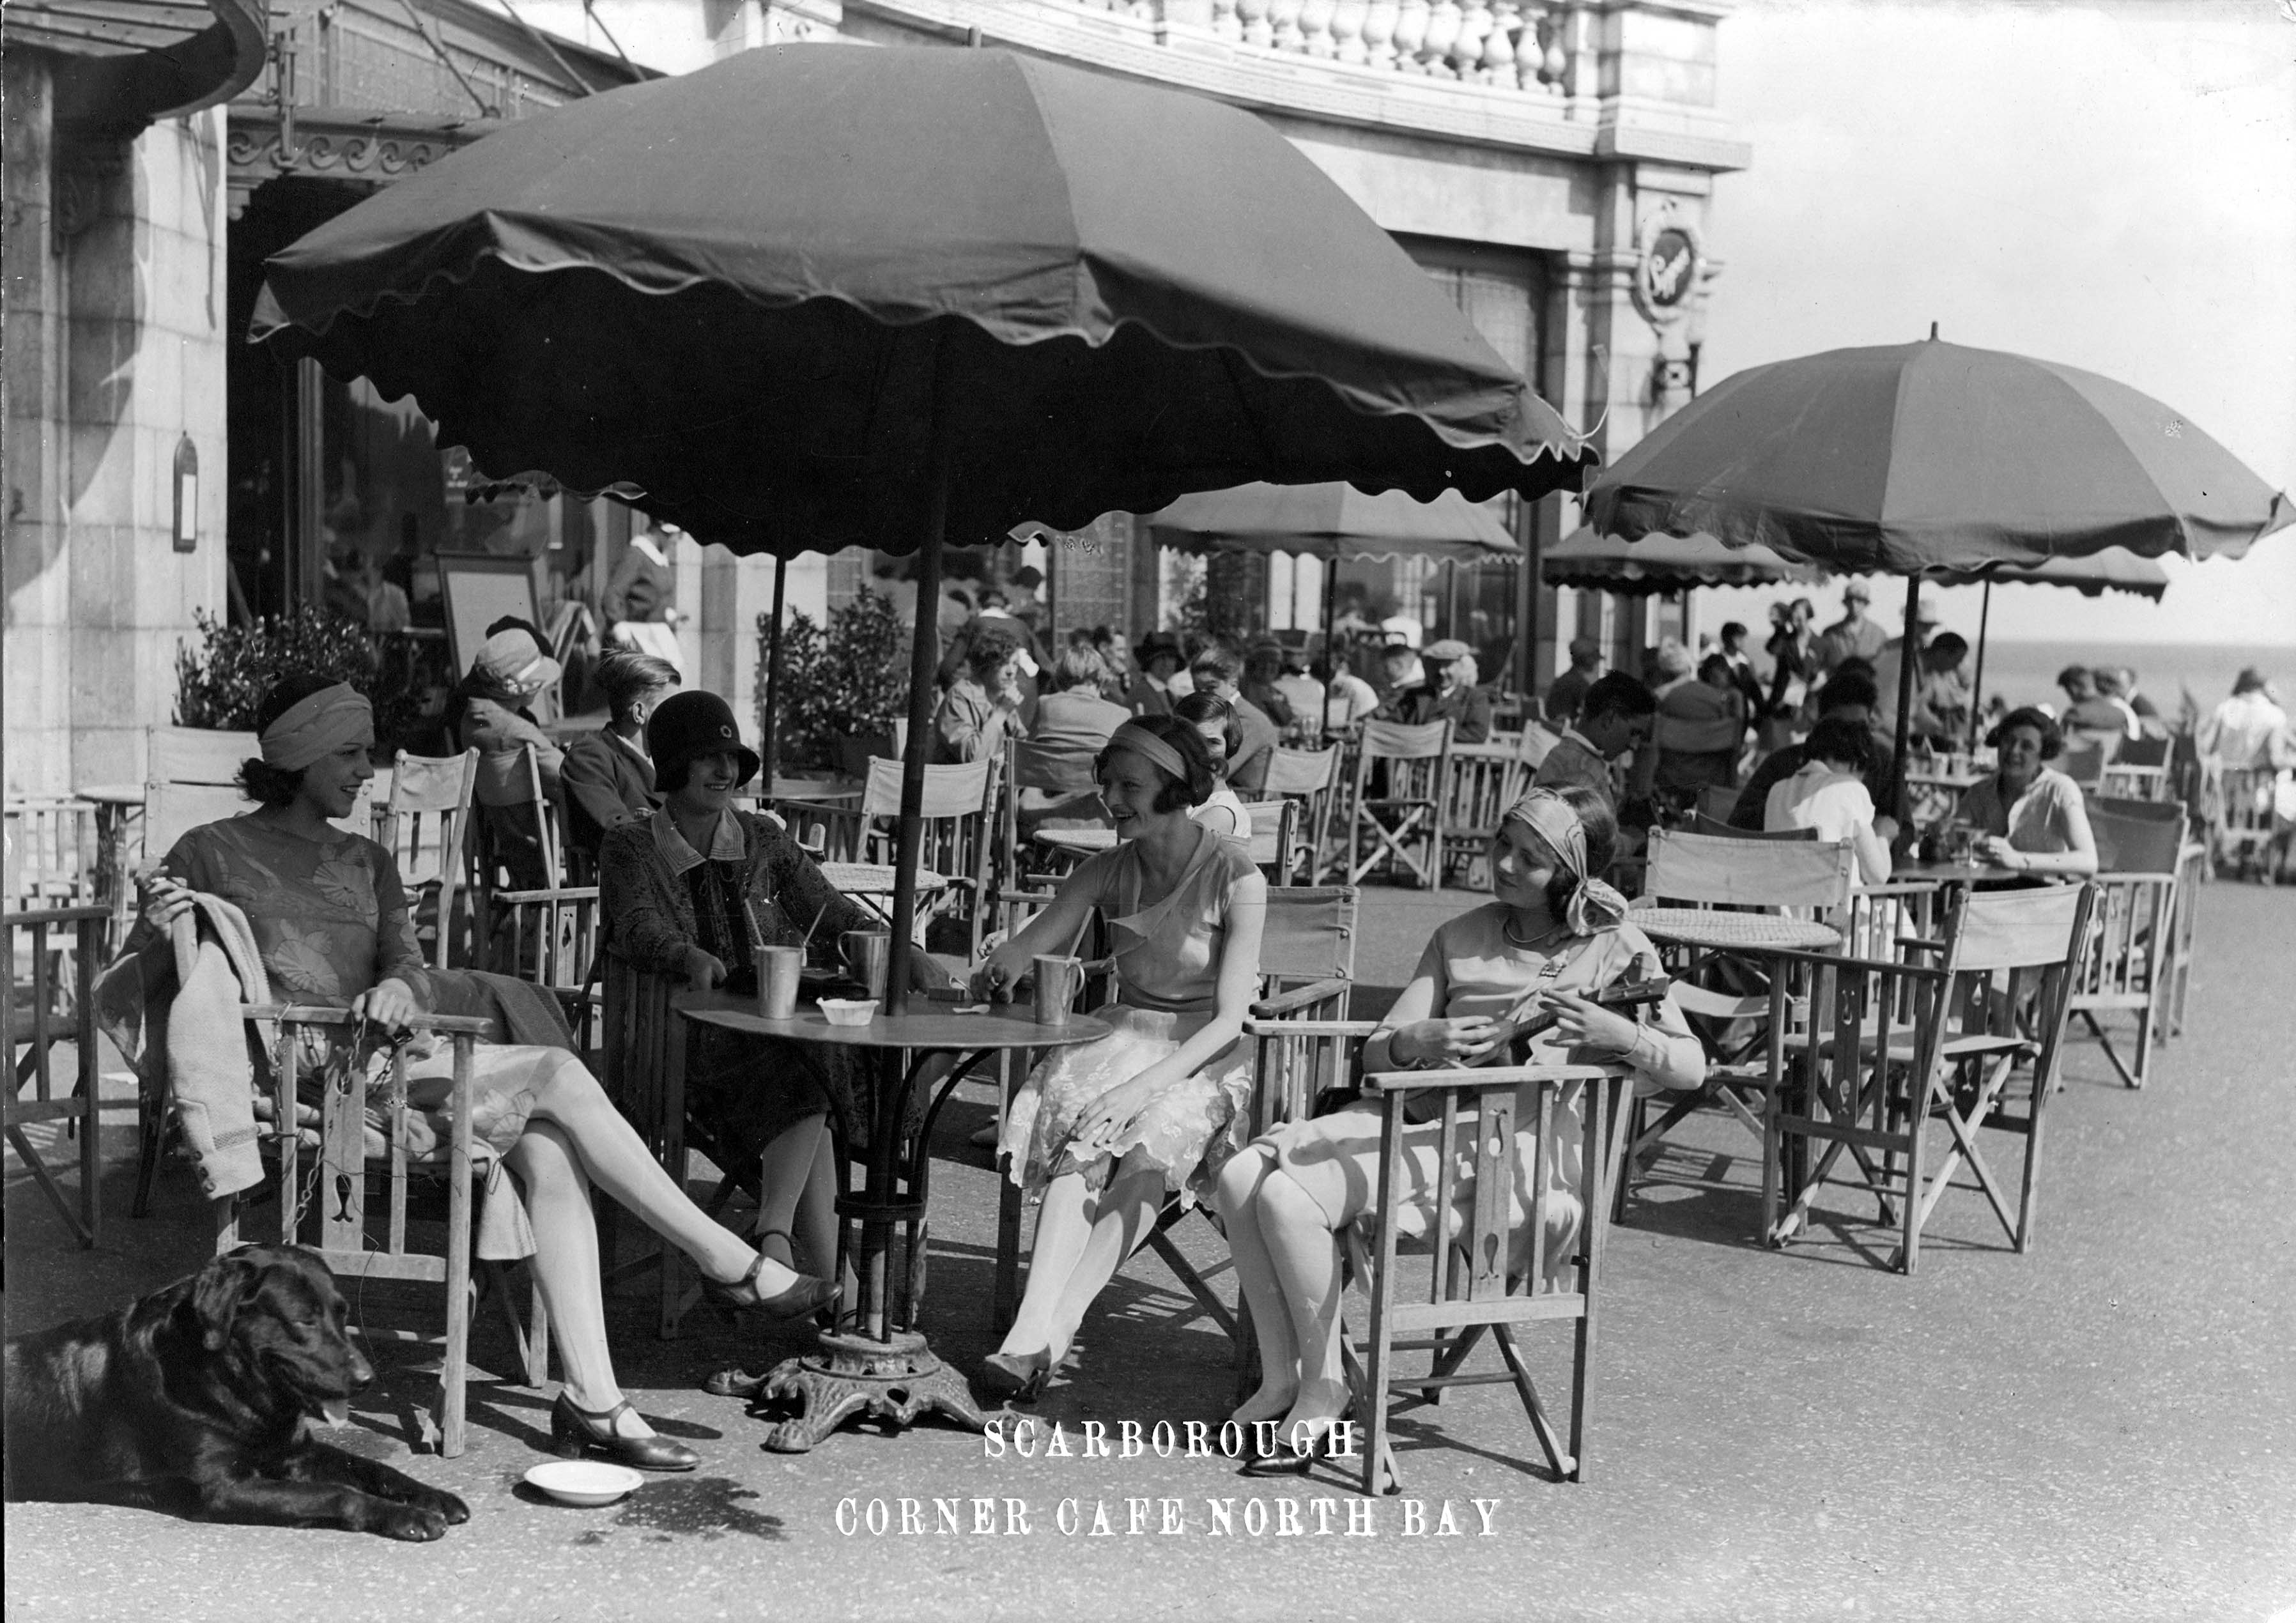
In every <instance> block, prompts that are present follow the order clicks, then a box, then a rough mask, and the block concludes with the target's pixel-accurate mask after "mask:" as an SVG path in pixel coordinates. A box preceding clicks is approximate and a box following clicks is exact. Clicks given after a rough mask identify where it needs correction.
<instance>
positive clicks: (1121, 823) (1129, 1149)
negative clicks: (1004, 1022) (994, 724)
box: [973, 716, 1267, 1398]
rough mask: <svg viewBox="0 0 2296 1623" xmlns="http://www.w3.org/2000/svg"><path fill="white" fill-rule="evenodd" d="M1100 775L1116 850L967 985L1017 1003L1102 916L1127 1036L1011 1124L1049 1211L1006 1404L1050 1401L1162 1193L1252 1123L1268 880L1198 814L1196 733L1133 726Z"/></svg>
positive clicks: (1003, 1387)
mask: <svg viewBox="0 0 2296 1623" xmlns="http://www.w3.org/2000/svg"><path fill="white" fill-rule="evenodd" d="M1097 769H1098V775H1099V779H1100V794H1101V799H1102V800H1103V803H1104V804H1105V805H1106V806H1107V807H1108V815H1109V817H1110V820H1111V822H1113V823H1114V824H1115V825H1116V836H1117V839H1118V840H1119V844H1118V845H1117V847H1116V848H1115V849H1114V850H1112V851H1103V852H1101V853H1100V854H1098V855H1096V856H1095V857H1091V858H1089V859H1087V861H1086V862H1084V863H1083V864H1082V865H1079V866H1078V869H1077V871H1076V872H1075V873H1071V874H1070V876H1069V877H1068V879H1067V881H1065V882H1064V883H1062V886H1061V890H1060V894H1059V896H1057V897H1056V898H1054V900H1053V902H1052V904H1051V905H1050V906H1047V907H1046V909H1045V910H1044V911H1043V912H1042V913H1040V914H1037V916H1036V917H1035V918H1034V919H1033V920H1031V921H1030V922H1029V924H1028V925H1027V926H1026V927H1025V928H1024V929H1022V930H1021V931H1020V933H1019V934H1017V935H1016V936H1014V937H1013V939H1011V940H1009V941H1007V942H1005V944H1004V945H1003V946H1002V947H998V948H997V949H996V951H995V952H993V953H991V954H989V955H988V957H987V958H986V959H985V960H984V961H983V962H982V963H981V964H980V968H979V969H978V970H976V971H974V973H973V986H974V990H975V992H976V993H977V994H982V995H987V996H1006V995H1009V993H1010V990H1011V988H1012V987H1013V982H1014V981H1015V980H1018V979H1019V977H1020V975H1021V972H1022V971H1025V970H1027V969H1028V968H1029V963H1030V960H1032V959H1033V958H1035V957H1036V956H1037V955H1038V954H1062V953H1068V952H1072V951H1074V950H1075V945H1076V942H1077V940H1078V938H1079V937H1080V936H1081V935H1082V934H1083V932H1084V929H1085V926H1086V925H1087V923H1088V922H1090V921H1091V916H1092V914H1093V913H1094V911H1095V909H1096V910H1097V911H1098V912H1099V913H1100V914H1101V916H1102V917H1103V919H1105V920H1106V921H1107V924H1108V932H1109V938H1110V946H1111V950H1112V952H1113V955H1114V957H1115V961H1116V982H1117V990H1116V1000H1115V1003H1114V1004H1113V1005H1112V1006H1110V1007H1107V1008H1103V1009H1102V1010H1100V1011H1098V1012H1099V1013H1100V1015H1101V1016H1102V1017H1103V1018H1104V1019H1107V1020H1109V1021H1111V1023H1112V1024H1113V1025H1114V1026H1115V1028H1116V1029H1114V1030H1113V1031H1112V1032H1111V1033H1110V1034H1109V1035H1108V1036H1106V1037H1102V1038H1100V1039H1098V1040H1097V1041H1095V1042H1090V1043H1084V1044H1079V1045H1077V1046H1075V1047H1073V1048H1063V1049H1061V1050H1059V1051H1058V1052H1057V1053H1055V1054H1054V1057H1052V1058H1051V1059H1048V1060H1047V1061H1046V1062H1044V1063H1043V1064H1041V1065H1039V1066H1037V1069H1036V1070H1034V1071H1033V1072H1031V1073H1030V1074H1029V1079H1028V1080H1027V1081H1026V1082H1025V1083H1023V1084H1022V1085H1021V1088H1020V1089H1019V1091H1018V1092H1016V1093H1015V1094H1014V1095H1013V1107H1012V1110H1011V1111H1009V1112H1008V1113H1007V1115H1006V1117H1005V1134H1004V1138H1003V1141H1002V1143H1003V1147H1004V1149H1005V1151H1007V1152H1010V1154H1011V1156H1012V1158H1013V1159H1012V1168H1013V1181H1014V1182H1015V1183H1017V1184H1020V1185H1021V1189H1022V1190H1023V1191H1024V1192H1025V1193H1027V1194H1028V1196H1029V1198H1030V1199H1032V1200H1041V1201H1043V1209H1042V1212H1041V1214H1040V1215H1039V1217H1038V1218H1037V1242H1036V1247H1035V1250H1033V1251H1032V1252H1031V1254H1030V1257H1029V1286H1028V1290H1027V1291H1026V1292H1025V1294H1024V1295H1023V1296H1022V1298H1021V1311H1020V1314H1019V1316H1017V1317H1016V1318H1014V1320H1013V1328H1012V1329H1011V1331H1009V1332H1007V1333H1006V1335H1005V1340H1004V1344H1003V1345H1002V1346H1000V1347H999V1348H997V1349H996V1352H994V1353H992V1354H990V1355H989V1357H988V1359H987V1360H986V1362H985V1365H984V1368H983V1373H982V1381H983V1382H984V1384H985V1385H986V1386H987V1387H988V1389H989V1390H991V1391H992V1392H994V1393H996V1395H997V1396H999V1397H1008V1398H1009V1397H1019V1398H1033V1397H1035V1396H1036V1395H1037V1392H1039V1391H1040V1390H1042V1389H1043V1388H1044V1385H1045V1383H1046V1381H1048V1380H1049V1379H1050V1378H1051V1376H1052V1373H1053V1372H1054V1371H1055V1370H1057V1369H1058V1368H1059V1367H1060V1366H1061V1364H1062V1360H1063V1359H1065V1358H1066V1357H1068V1352H1069V1346H1070V1342H1071V1341H1073V1340H1075V1337H1076V1332H1077V1326H1078V1324H1080V1323H1081V1322H1082V1321H1083V1318H1084V1314H1085V1309H1086V1308H1087V1307H1090V1306H1091V1305H1092V1301H1093V1299H1094V1298H1095V1297H1096V1296H1098V1295H1099V1294H1100V1292H1101V1290H1102V1288H1103V1286H1105V1285H1106V1284H1107V1283H1108V1282H1109V1280H1110V1278H1111V1276H1112V1275H1114V1274H1115V1272H1116V1270H1117V1268H1118V1266H1119V1265H1120V1264H1121V1263H1122V1262H1123V1261H1124V1259H1125V1258H1127V1257H1128V1256H1130V1255H1131V1254H1132V1251H1133V1249H1134V1248H1135V1247H1136V1246H1137V1245H1138V1244H1139V1243H1140V1242H1142V1241H1143V1240H1144V1239H1145V1238H1146V1237H1147V1234H1148V1231H1149V1229H1150V1227H1151V1226H1152V1225H1153V1224H1154V1223H1155V1221H1156V1217H1157V1214H1158V1212H1159V1211H1160V1210H1161V1209H1162V1208H1163V1205H1164V1201H1165V1200H1166V1198H1167V1197H1168V1196H1169V1195H1171V1194H1173V1193H1176V1192H1177V1193H1181V1194H1182V1196H1183V1198H1184V1199H1190V1198H1193V1194H1192V1193H1190V1192H1191V1191H1193V1190H1201V1188H1203V1187H1206V1186H1208V1184H1209V1181H1210V1176H1211V1175H1212V1174H1214V1173H1216V1172H1217V1171H1218V1168H1219V1163H1220V1162H1221V1161H1222V1160H1225V1159H1226V1157H1227V1156H1228V1155H1229V1154H1231V1153H1233V1152H1234V1147H1235V1144H1236V1143H1237V1139H1236V1136H1235V1134H1236V1129H1237V1128H1238V1127H1239V1126H1240V1125H1241V1124H1242V1123H1243V1122H1245V1121H1247V1120H1249V1119H1250V1113H1249V1111H1248V1110H1247V1109H1246V1106H1247V1103H1248V1102H1249V1100H1250V1097H1251V1059H1250V1055H1249V1052H1248V1050H1247V1049H1246V1047H1245V1045H1244V1043H1243V1040H1242V1036H1243V1017H1244V1012H1245V1011H1246V1010H1248V1009H1249V1008H1250V1007H1251V1001H1252V999H1253V998H1255V997H1257V996H1259V935H1260V929H1261V926H1262V925H1263V924H1264V923H1265V922H1266V919H1267V881H1266V880H1264V879H1262V878H1261V877H1260V875H1259V870H1258V869H1257V868H1255V867H1253V866H1252V865H1251V857H1250V856H1249V855H1248V854H1247V853H1246V852H1245V850H1244V848H1242V846H1241V845H1238V844H1236V843H1234V841H1231V840H1223V839H1221V838H1220V837H1219V836H1218V834H1216V833H1214V832H1212V831H1211V830H1210V829H1208V828H1205V827H1204V826H1202V825H1201V824H1198V823H1196V822H1194V821H1193V820H1192V819H1191V818H1190V816H1189V815H1188V813H1189V809H1190V808H1191V807H1194V806H1197V805H1200V804H1201V803H1202V801H1203V800H1204V799H1205V798H1206V797H1207V796H1208V795H1210V793H1211V790H1212V783H1213V778H1212V768H1211V758H1210V754H1209V752H1208V751H1207V750H1206V749H1205V747H1204V742H1203V740H1202V739H1201V738H1200V737H1198V736H1197V734H1196V731H1195V729H1194V728H1193V727H1192V726H1191V725H1188V724H1187V723H1186V722H1184V721H1180V720H1177V719H1176V718H1175V717H1169V716H1147V717H1136V718H1134V719H1133V720H1131V721H1128V722H1126V723H1125V724H1124V725H1122V726H1120V727H1119V728H1117V730H1116V732H1115V734H1113V735H1112V736H1111V738H1110V739H1109V741H1108V747H1107V748H1106V749H1104V750H1102V751H1101V753H1100V758H1099V761H1098V763H1097Z"/></svg>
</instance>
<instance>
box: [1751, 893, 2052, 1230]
mask: <svg viewBox="0 0 2296 1623" xmlns="http://www.w3.org/2000/svg"><path fill="white" fill-rule="evenodd" d="M2095 898H2096V892H2095V888H2094V887H2093V886H2089V885H2082V886H2079V887H2074V886H2070V885H2052V886H2047V887H2045V888H2042V889H2030V890H2006V891H1999V892H1993V893H1987V894H1980V895H1971V894H1968V893H1966V892H1963V893H1960V894H1959V895H1958V896H1957V897H1956V899H1955V900H1954V901H1953V902H1952V903H1951V904H1950V905H1949V906H1948V912H1947V915H1946V921H1945V935H1944V939H1943V940H1942V941H1940V942H1937V943H1933V944H1929V946H1928V950H1926V951H1925V952H1923V954H1922V956H1923V957H1925V958H1927V959H1928V960H1929V962H1925V963H1914V962H1907V961H1885V960H1879V959H1871V958H1849V957H1843V956H1839V955H1832V954H1821V953H1787V954H1781V955H1780V956H1781V957H1784V958H1789V959H1792V960H1794V961H1797V962H1798V963H1800V965H1801V966H1802V967H1803V968H1804V969H1805V970H1807V971H1808V973H1809V974H1810V976H1811V978H1812V992H1811V996H1810V1002H1809V1010H1810V1014H1809V1027H1808V1031H1807V1032H1806V1033H1801V1034H1798V1035H1797V1036H1796V1037H1792V1038H1790V1039H1789V1041H1788V1047H1789V1048H1790V1050H1791V1051H1792V1057H1791V1062H1790V1068H1789V1072H1788V1078H1787V1080H1786V1082H1785V1083H1784V1084H1783V1085H1782V1093H1783V1094H1784V1096H1783V1097H1781V1099H1780V1100H1779V1101H1778V1102H1777V1105H1776V1107H1775V1108H1774V1109H1773V1110H1772V1111H1770V1113H1769V1116H1768V1118H1767V1122H1768V1134H1769V1136H1768V1138H1767V1141H1766V1142H1767V1159H1769V1160H1771V1161H1772V1162H1773V1163H1774V1164H1775V1161H1776V1160H1778V1159H1779V1157H1780V1156H1781V1155H1782V1154H1783V1153H1784V1152H1785V1149H1786V1147H1787V1146H1788V1145H1792V1144H1797V1143H1798V1144H1799V1145H1800V1146H1802V1147H1803V1148H1804V1153H1805V1154H1806V1153H1808V1146H1814V1145H1821V1144H1822V1145H1823V1146H1824V1148H1823V1150H1822V1151H1820V1152H1817V1154H1816V1160H1815V1161H1814V1162H1813V1163H1811V1164H1810V1165H1809V1167H1808V1172H1807V1173H1806V1174H1805V1175H1803V1176H1799V1177H1797V1179H1796V1180H1795V1181H1796V1184H1797V1187H1796V1189H1795V1192H1794V1194H1793V1198H1792V1201H1791V1203H1790V1205H1789V1207H1788V1209H1787V1210H1786V1212H1785V1215H1784V1217H1776V1216H1775V1204H1774V1203H1775V1200H1776V1194H1775V1190H1774V1189H1772V1188H1767V1187H1766V1188H1765V1189H1764V1191H1763V1218H1764V1229H1765V1231H1766V1232H1767V1234H1768V1236H1769V1240H1770V1243H1771V1244H1773V1245H1784V1244H1785V1243H1787V1242H1789V1241H1791V1240H1792V1239H1793V1238H1794V1237H1795V1236H1796V1235H1797V1234H1800V1233H1801V1232H1802V1230H1803V1229H1804V1228H1805V1227H1806V1226H1807V1225H1808V1223H1809V1221H1810V1209H1811V1207H1812V1204H1813V1203H1814V1201H1816V1197H1817V1195H1818V1193H1820V1192H1821V1191H1822V1190H1823V1189H1824V1188H1825V1186H1826V1184H1829V1183H1831V1182H1834V1181H1836V1180H1835V1179H1834V1178H1833V1171H1834V1169H1835V1168H1837V1167H1839V1166H1841V1165H1842V1164H1843V1163H1844V1161H1845V1160H1846V1161H1847V1162H1848V1163H1849V1166H1850V1167H1851V1168H1853V1169H1854V1176H1853V1177H1850V1178H1848V1179H1845V1180H1842V1181H1845V1182H1848V1183H1849V1184H1851V1186H1853V1187H1856V1188H1858V1189H1862V1190H1864V1191H1865V1192H1866V1193H1869V1194H1871V1195H1873V1196H1874V1198H1875V1199H1876V1201H1878V1202H1879V1204H1880V1209H1881V1214H1880V1220H1881V1222H1882V1223H1883V1224H1885V1225H1888V1226H1890V1227H1891V1228H1894V1229H1895V1230H1897V1232H1898V1249H1897V1250H1896V1252H1895V1253H1894V1254H1893V1255H1892V1256H1891V1257H1890V1258H1889V1259H1888V1264H1887V1266H1890V1267H1893V1268H1896V1269H1898V1270H1900V1271H1902V1272H1904V1273H1907V1274H1911V1273H1913V1272H1914V1271H1915V1267H1916V1266H1917V1265H1918V1264H1919V1262H1920V1259H1921V1237H1922V1229H1923V1225H1925V1224H1926V1223H1927V1222H1928V1221H1929V1218H1930V1215H1931V1212H1932V1211H1933V1210H1934V1209H1936V1206H1937V1203H1938V1201H1939V1199H1941V1198H1942V1197H1943V1195H1944V1194H1945V1192H1946V1191H1947V1190H1948V1188H1951V1187H1953V1186H1954V1176H1955V1174H1956V1173H1957V1172H1959V1171H1960V1170H1961V1168H1963V1166H1964V1165H1966V1166H1967V1167H1968V1168H1969V1169H1970V1171H1971V1173H1972V1175H1974V1176H1975V1177H1976V1179H1977V1182H1978V1184H1979V1187H1980V1188H1981V1189H1982V1190H1983V1192H1984V1194H1985V1198H1986V1200H1987V1201H1988V1202H1989V1204H1990V1205H1991V1207H1992V1209H1993V1215H1994V1216H1995V1217H1997V1218H1998V1219H1999V1220H2000V1223H2001V1225H2002V1227H2003V1229H2004V1230H2005V1231H2006V1232H2007V1234H2009V1237H2010V1241H2011V1243H2012V1245H2013V1248H2014V1249H2015V1250H2017V1251H2019V1252H2023V1251H2025V1250H2029V1249H2030V1246H2031V1243H2032V1238H2033V1214H2034V1205H2035V1195H2036V1193H2037V1190H2038V1184H2039V1174H2040V1160H2041V1134H2042V1127H2043V1123H2044V1119H2045V1114H2046V1108H2047V1105H2048V1100H2049V1095H2050V1094H2051V1093H2053V1092H2054V1091H2055V1085H2056V1077H2057V1065H2058V1062H2059V1056H2060V1049H2061V1045H2062V1039H2063V1036H2064V1029H2065V1020H2066V1013H2067V1003H2068V1001H2069V997H2070V994H2071V988H2072V987H2073V986H2074V985H2075V984H2076V982H2077V980H2078V977H2079V958H2080V954H2081V951H2082V948H2083V947H2084V946H2085V945H2086V944H2087V940H2088V939H2089V925H2090V918H2091V915H2092V913H2093V911H2094V908H2095ZM1906 1012H1910V1014H1911V1020H1910V1021H1907V1020H1905V1019H1904V1018H1903V1015H1904V1014H1905V1013H1906ZM2020 1068H2028V1074H2029V1076H2030V1094H2029V1095H2028V1100H2027V1105H2026V1112H2025V1114H2024V1116H2023V1117H2021V1118H2016V1117H2011V1116H2007V1115H2005V1114H2004V1113H2003V1112H2002V1108H2001V1107H2002V1104H2003V1102H2004V1096H2005V1094H2006V1092H2007V1091H2008V1088H2009V1086H2010V1084H2011V1083H2012V1081H2013V1078H2014V1077H2015V1075H2016V1073H2017V1071H2018V1070H2020ZM1939 1119H1942V1120H1943V1121H1944V1123H1945V1125H1946V1127H1947V1130H1948V1134H1949V1135H1950V1136H1949V1141H1948V1145H1947V1147H1946V1148H1945V1150H1944V1152H1943V1153H1942V1154H1941V1155H1940V1156H1939V1157H1938V1158H1937V1159H1936V1160H1934V1161H1932V1160H1931V1153H1930V1149H1929V1145H1928V1138H1929V1128H1930V1124H1931V1122H1932V1121H1933V1120H1939ZM1980 1127H1997V1128H2002V1129H2006V1130H2009V1131H2014V1132H2020V1133H2022V1134H2023V1135H2025V1164H2024V1177H2023V1182H2022V1185H2021V1190H2020V1192H2019V1194H2018V1197H2017V1201H2016V1203H2015V1205H2014V1207H2012V1206H2011V1204H2010V1201H2009V1197H2008V1195H2007V1193H2006V1192H2005V1190H2004V1189H2003V1187H2002V1185H2001V1184H2000V1182H1999V1180H1998V1179H1997V1178H1996V1177H1995V1176H1994V1173H1993V1169H1992V1168H1991V1167H1990V1166H1989V1165H1988V1164H1987V1162H1986V1160H1985V1158H1984V1156H1983V1154H1982V1153H1981V1152H1980V1150H1979V1148H1978V1143H1977V1133H1978V1130H1979V1129H1980Z"/></svg>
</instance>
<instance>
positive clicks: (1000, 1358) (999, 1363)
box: [980, 1348, 1053, 1403]
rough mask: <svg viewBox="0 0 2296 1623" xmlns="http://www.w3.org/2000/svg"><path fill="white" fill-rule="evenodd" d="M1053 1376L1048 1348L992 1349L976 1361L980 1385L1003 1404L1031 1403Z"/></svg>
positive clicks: (1051, 1356) (1050, 1354)
mask: <svg viewBox="0 0 2296 1623" xmlns="http://www.w3.org/2000/svg"><path fill="white" fill-rule="evenodd" d="M1052 1377H1053V1354H1052V1349H1051V1348H1046V1349H1045V1350H1043V1351H1041V1352H1032V1353H1005V1352H993V1353H990V1354H989V1355H988V1357H985V1358H983V1359H982V1360H981V1361H980V1384H981V1386H982V1387H983V1388H984V1389H987V1391H988V1395H989V1396H990V1397H992V1398H997V1399H999V1400H1000V1401H1003V1402H1006V1403H1034V1402H1036V1401H1037V1398H1039V1397H1041V1396H1042V1395H1043V1394H1044V1390H1045V1383H1046V1381H1050V1380H1051V1379H1052Z"/></svg>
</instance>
